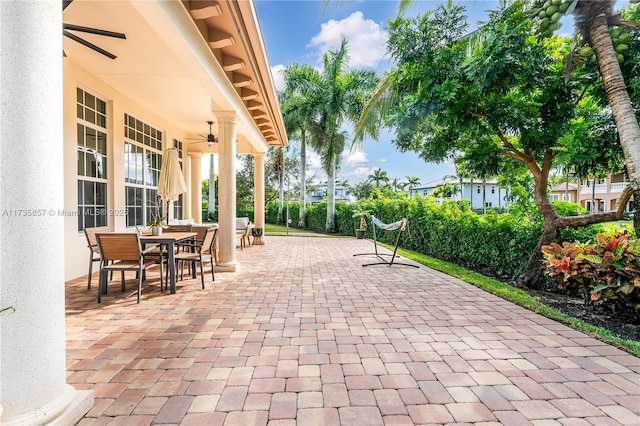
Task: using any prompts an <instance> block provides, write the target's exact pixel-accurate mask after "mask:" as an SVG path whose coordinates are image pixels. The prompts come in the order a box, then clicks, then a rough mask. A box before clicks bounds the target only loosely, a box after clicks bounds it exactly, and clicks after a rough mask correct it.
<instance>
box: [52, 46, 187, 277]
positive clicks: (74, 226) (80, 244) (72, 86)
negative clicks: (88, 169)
mask: <svg viewBox="0 0 640 426" xmlns="http://www.w3.org/2000/svg"><path fill="white" fill-rule="evenodd" d="M78 87H80V88H82V89H83V90H86V91H88V92H90V93H93V94H95V95H97V96H99V97H100V98H101V99H103V100H104V101H106V102H107V115H108V118H107V134H108V139H107V140H108V153H107V156H108V163H107V176H108V182H109V183H108V209H109V210H112V211H115V212H117V211H123V210H124V207H125V192H124V130H123V127H124V114H125V113H128V114H131V115H133V116H135V117H136V118H139V119H141V120H143V121H145V122H147V123H149V124H150V125H152V126H154V127H156V128H157V129H159V130H162V131H163V133H164V140H163V142H164V143H165V144H166V143H167V142H168V141H171V140H172V139H173V138H177V139H180V138H183V137H184V136H185V135H184V134H183V133H181V132H180V130H179V129H177V128H176V127H175V126H174V125H172V123H171V122H170V120H168V119H166V118H164V117H160V116H158V115H157V114H155V113H154V112H152V111H150V110H149V109H148V108H145V107H144V106H142V105H140V104H139V103H137V102H135V100H133V99H130V98H128V97H127V96H126V94H123V93H120V92H118V91H116V90H114V89H113V88H112V87H111V86H108V85H106V84H104V82H102V81H101V80H100V79H99V78H97V77H95V76H93V75H90V74H88V73H87V72H85V71H84V70H83V69H81V68H79V67H78V66H77V65H76V64H74V63H73V62H71V61H70V60H69V59H67V58H65V60H64V99H63V114H64V119H63V123H64V136H63V137H64V182H65V188H64V209H65V211H66V212H74V211H77V209H78V202H77V200H78V192H77V191H78V190H77V180H78V175H77V135H76V124H77V122H76V89H77V88H78ZM159 90H161V89H160V88H159ZM185 149H186V148H185ZM184 161H185V162H186V161H187V159H186V153H185V158H184ZM185 165H186V164H185ZM185 180H188V177H187V176H185ZM188 196H189V194H186V195H185V204H186V203H187V201H186V200H188ZM125 223H126V222H125V217H124V216H121V215H120V216H118V215H111V216H109V217H108V224H109V226H110V227H111V229H113V230H114V231H125V230H126V228H125ZM64 249H65V280H70V279H73V278H77V277H79V276H82V275H86V274H87V272H88V268H89V265H88V263H89V261H88V257H89V251H88V248H87V244H86V238H85V236H84V233H83V232H78V219H77V217H76V216H72V215H69V216H66V217H65V219H64ZM95 266H97V264H96V265H95ZM95 266H94V271H95V270H96V267H95Z"/></svg>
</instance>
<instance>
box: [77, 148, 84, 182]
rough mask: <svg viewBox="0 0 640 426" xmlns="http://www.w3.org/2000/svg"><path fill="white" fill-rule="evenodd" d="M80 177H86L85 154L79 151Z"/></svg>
mask: <svg viewBox="0 0 640 426" xmlns="http://www.w3.org/2000/svg"><path fill="white" fill-rule="evenodd" d="M78 175H80V176H85V171H84V152H82V151H78Z"/></svg>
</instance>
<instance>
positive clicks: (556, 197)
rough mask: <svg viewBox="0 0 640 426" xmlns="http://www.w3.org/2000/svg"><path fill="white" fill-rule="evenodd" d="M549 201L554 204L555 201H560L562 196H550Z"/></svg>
mask: <svg viewBox="0 0 640 426" xmlns="http://www.w3.org/2000/svg"><path fill="white" fill-rule="evenodd" d="M548 197H549V201H551V202H554V201H558V200H559V199H560V196H559V195H558V194H549V196H548Z"/></svg>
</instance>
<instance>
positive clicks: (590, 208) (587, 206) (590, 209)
mask: <svg viewBox="0 0 640 426" xmlns="http://www.w3.org/2000/svg"><path fill="white" fill-rule="evenodd" d="M584 207H585V209H587V212H588V213H593V204H591V201H585V203H584Z"/></svg>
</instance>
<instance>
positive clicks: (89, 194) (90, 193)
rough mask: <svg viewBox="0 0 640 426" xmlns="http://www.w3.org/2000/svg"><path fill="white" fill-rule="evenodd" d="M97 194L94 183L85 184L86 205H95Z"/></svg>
mask: <svg viewBox="0 0 640 426" xmlns="http://www.w3.org/2000/svg"><path fill="white" fill-rule="evenodd" d="M95 199H96V197H95V193H94V184H93V182H87V181H85V182H84V203H82V204H84V205H87V204H91V205H92V204H95Z"/></svg>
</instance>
